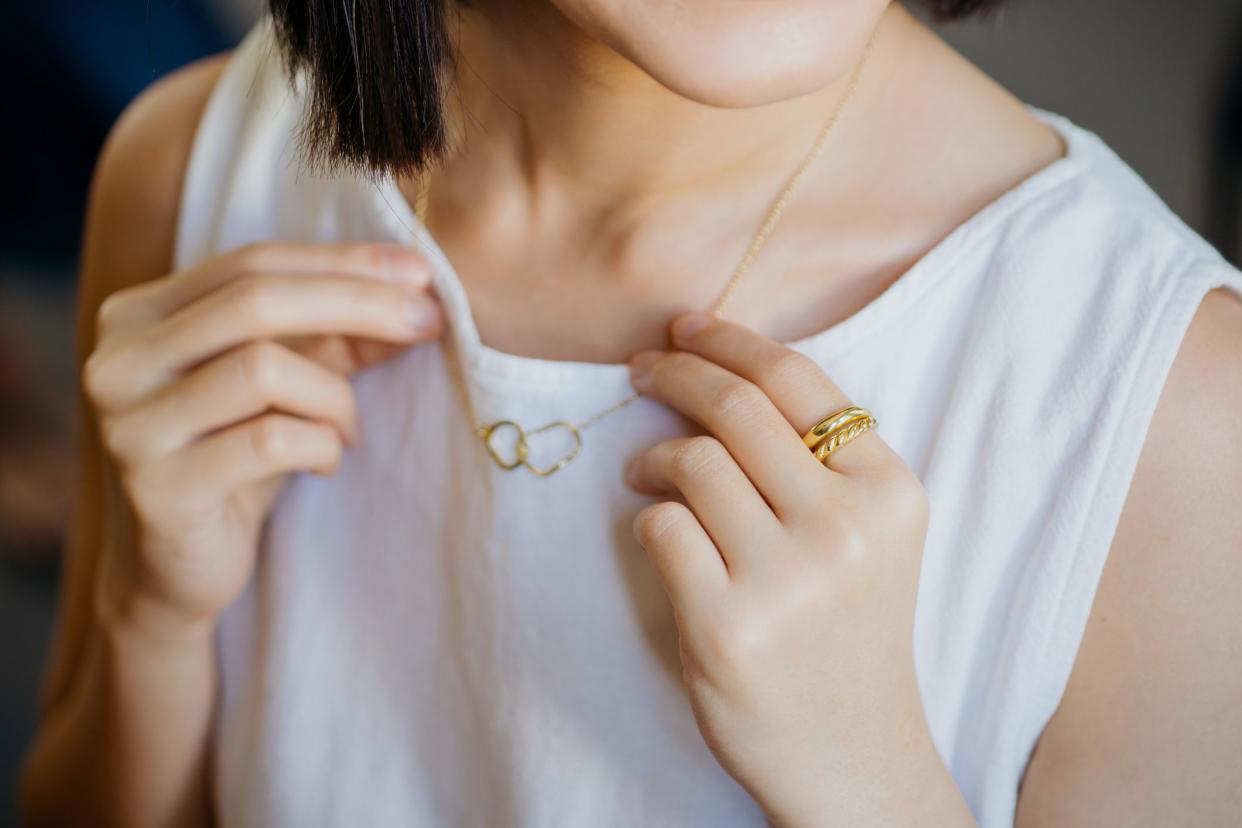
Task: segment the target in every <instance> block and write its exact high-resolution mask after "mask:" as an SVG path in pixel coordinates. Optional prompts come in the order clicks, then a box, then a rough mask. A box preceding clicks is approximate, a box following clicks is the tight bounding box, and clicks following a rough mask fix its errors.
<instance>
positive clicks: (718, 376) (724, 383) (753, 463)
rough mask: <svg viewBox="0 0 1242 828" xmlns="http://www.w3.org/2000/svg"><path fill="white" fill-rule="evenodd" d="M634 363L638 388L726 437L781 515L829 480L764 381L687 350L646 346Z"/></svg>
mask: <svg viewBox="0 0 1242 828" xmlns="http://www.w3.org/2000/svg"><path fill="white" fill-rule="evenodd" d="M630 367H631V374H632V382H633V384H634V387H635V388H636V389H637V390H638V391H639V393H641V394H644V395H647V396H652V397H655V398H656V399H659V400H661V401H663V402H665V403H667V404H668V405H670V406H672V407H673V408H675V409H676V410H678V411H680V412H681V413H682V414H685V415H686V416H687V417H689V418H690V419H692V420H694V421H695V422H697V423H699V424H700V425H701V426H703V427H704V428H705V429H707V431H708V432H709V433H711V434H712V435H714V436H715V437H716V438H717V439H718V440H720V442H722V443H724V445H725V448H727V449H728V450H729V454H731V455H732V456H733V458H734V459H735V460H736V461H737V464H738V465H739V466H741V468H742V471H743V472H745V473H746V476H747V477H748V478H750V480H751V482H752V483H754V485H755V488H757V489H758V490H759V493H760V494H762V495H763V498H764V499H765V500H766V501H767V502H768V503H769V504H771V506H772V510H773V511H774V512H775V513H776V515H777V516H778V517H783V516H784V515H787V514H789V512H790V511H791V510H792V509H793V508H794V507H795V506H797V505H799V504H800V503H803V502H804V501H805V500H806V497H807V492H808V491H814V490H815V489H816V488H817V487H819V486H822V485H823V484H824V481H825V476H826V475H825V471H824V468H823V466H822V465H821V464H820V463H819V462H818V461H817V460H816V459H815V456H814V455H813V454H811V452H809V451H808V450H807V448H806V446H805V445H803V443H802V439H801V437H800V435H798V434H796V433H794V430H793V427H792V426H791V425H790V424H789V421H788V420H786V419H785V416H784V415H783V414H781V412H780V411H779V410H777V408H776V406H775V405H773V404H772V401H771V400H769V399H768V398H767V395H766V394H764V393H763V391H762V390H761V389H760V388H759V386H757V385H755V384H754V383H752V382H750V381H749V380H746V379H743V378H742V377H739V376H738V375H737V374H734V373H733V372H732V371H728V370H726V369H724V368H722V367H720V366H719V365H717V364H715V363H714V362H709V361H708V360H706V359H704V358H703V357H701V356H699V355H698V354H692V353H689V352H687V351H645V352H643V353H641V354H638V355H636V356H635V357H634V358H633V359H632V360H631V361H630Z"/></svg>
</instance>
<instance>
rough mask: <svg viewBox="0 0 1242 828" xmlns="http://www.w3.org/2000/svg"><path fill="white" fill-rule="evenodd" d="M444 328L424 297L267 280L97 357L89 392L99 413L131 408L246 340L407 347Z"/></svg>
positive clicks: (392, 289)
mask: <svg viewBox="0 0 1242 828" xmlns="http://www.w3.org/2000/svg"><path fill="white" fill-rule="evenodd" d="M441 325H442V318H441V312H440V309H439V303H438V302H437V301H436V300H435V299H434V298H433V297H431V296H430V295H429V294H426V293H422V294H419V295H411V294H409V292H408V291H406V290H402V289H401V288H398V287H396V286H394V285H390V284H386V283H379V282H370V281H369V280H365V279H357V278H353V277H349V276H335V275H328V276H306V275H301V274H299V275H292V276H290V275H287V274H264V275H261V276H256V277H254V278H250V279H242V280H238V281H235V282H232V283H230V284H228V285H226V286H224V287H223V288H221V289H220V290H218V291H216V292H214V293H212V294H210V295H208V296H205V297H203V298H202V299H201V300H199V301H198V302H195V303H193V304H191V305H188V306H186V307H184V308H182V309H181V310H179V311H177V312H175V313H173V314H172V315H171V316H168V317H165V318H164V319H161V320H160V321H159V322H157V323H156V324H155V325H153V326H151V327H149V328H144V329H141V330H138V331H134V332H132V333H129V334H122V335H120V336H118V337H115V338H113V339H112V340H110V341H109V343H108V344H107V345H106V346H101V348H99V349H96V351H95V353H93V354H92V356H91V360H94V361H97V362H98V363H99V364H98V365H97V366H94V367H92V369H91V370H90V373H91V374H92V378H93V383H92V387H93V388H94V391H95V394H96V402H97V403H98V404H100V405H101V406H111V407H126V406H127V404H132V402H133V401H135V400H136V399H138V398H141V397H145V396H147V395H148V394H150V393H151V392H152V391H154V390H155V388H156V387H157V386H159V385H162V384H164V383H165V382H167V381H168V380H169V379H171V377H172V376H173V375H175V374H177V373H179V372H181V371H184V370H187V369H188V368H190V367H192V366H193V365H195V364H197V363H200V362H202V361H203V360H205V359H209V358H211V357H213V356H215V355H216V354H218V353H220V352H221V351H224V350H226V349H228V348H232V347H235V346H237V345H239V344H241V343H242V342H245V341H247V340H251V339H275V338H277V337H281V336H297V335H303V334H310V333H339V334H344V335H348V336H357V337H365V338H373V339H379V340H382V341H387V342H401V343H405V344H410V343H412V342H417V341H421V340H426V339H431V338H434V337H435V336H436V335H438V334H439V331H440V328H441Z"/></svg>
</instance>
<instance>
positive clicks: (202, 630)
mask: <svg viewBox="0 0 1242 828" xmlns="http://www.w3.org/2000/svg"><path fill="white" fill-rule="evenodd" d="M94 612H95V620H96V623H97V626H98V629H99V630H100V632H101V634H102V635H103V638H104V639H105V641H106V642H107V643H108V644H109V645H110V646H111V647H112V648H120V649H122V650H125V651H131V650H146V651H150V652H152V653H172V652H184V651H191V650H196V649H198V648H200V647H202V646H203V645H206V644H209V643H210V642H211V641H212V639H213V636H214V634H215V629H216V618H215V617H213V616H212V617H209V616H194V615H191V614H188V613H185V612H184V611H182V610H180V609H179V608H177V607H175V606H172V605H170V604H169V603H168V602H167V601H164V600H162V599H160V598H157V597H155V596H152V595H149V594H147V593H145V592H144V591H143V590H141V589H137V588H133V587H122V586H120V585H115V584H114V586H113V587H112V588H110V589H109V588H106V587H104V586H103V585H101V587H100V588H99V589H98V590H96V594H95V601H94Z"/></svg>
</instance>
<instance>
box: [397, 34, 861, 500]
mask: <svg viewBox="0 0 1242 828" xmlns="http://www.w3.org/2000/svg"><path fill="white" fill-rule="evenodd" d="M875 37H876V32H874V31H873V32H872V34H871V37H870V39H869V40H868V41H867V45H866V47H865V48H864V50H863V53H862V56H861V57H860V58H859V60H858V62H857V63H856V64H855V66H854V69H853V71H852V72H851V73H850V78H849V83H848V84H847V85H846V88H845V91H844V92H843V93H842V95H841V98H840V99H839V100H838V101H837V104H836V106H835V107H834V108H833V110H832V113H831V114H830V115H829V116H828V120H827V122H825V124H824V126H823V128H821V129H820V131H819V135H818V137H816V139H815V143H814V144H812V145H811V148H810V150H809V151H808V152H807V154H806V156H805V157H804V158H803V159H802V162H801V163H800V164H799V165H798V167H797V169H796V170H794V172H793V175H792V176H791V177H790V179H789V182H788V183H787V184H786V185H785V189H784V190H782V191H781V194H780V196H778V197H777V199H776V201H775V203H773V205H772V207H771V208H770V209H769V210H768V214H767V216H766V217H765V218H764V220H763V224H761V225H760V227H759V231H758V232H757V233H755V236H754V238H753V239H752V240H751V242H750V246H749V247H748V248H747V249H746V252H745V254H743V256H742V258H741V260H740V261H739V262H738V264H737V267H736V268H734V271H733V274H732V275H731V276H730V277H729V281H728V282H726V283H725V286H724V289H723V290H722V291H721V293H720V296H719V298H718V299H717V300H716V302H715V304H714V305H713V306H712V308H711V310H710V311H709V313H710V315H712V316H716V317H719V316H720V314H721V313H722V312H723V310H724V308H725V306H726V305H727V304H728V303H729V301H730V300H731V299H732V298H733V295H734V293H736V292H737V287H738V284H739V283H740V282H741V280H742V277H743V276H744V275H745V274H746V272H747V271H748V270H749V269H750V266H751V263H752V262H754V260H755V258H756V257H757V256H758V255H759V251H760V249H761V248H762V247H763V245H764V242H766V241H767V239H768V236H770V235H771V233H772V229H773V228H774V227H775V226H776V223H777V222H778V221H779V220H780V217H781V214H782V213H783V212H784V211H785V207H786V205H788V203H789V201H790V200H791V199H792V197H793V194H794V191H795V190H796V189H797V188H798V184H799V183H800V182H801V181H802V179H803V178H804V177H805V176H806V172H807V170H808V169H809V168H810V166H811V163H812V162H813V161H814V160H815V158H816V156H818V155H819V152H820V150H821V149H822V148H823V146H824V144H825V142H826V141H827V138H828V135H829V134H830V133H831V132H832V128H833V127H834V126H835V125H836V123H837V121H838V120H839V118H840V117H841V113H842V112H843V111H844V110H845V107H846V105H847V104H848V103H849V102H850V99H851V98H853V97H854V92H855V90H856V89H857V88H858V82H859V79H860V78H861V77H862V69H863V66H864V65H865V64H866V62H867V56H868V55H869V54H870V52H871V48H872V46H873V45H874V43H875ZM426 210H427V194H426V188H425V187H420V188H419V189H418V192H417V196H416V200H415V204H414V213H415V215H416V216H417V218H418V220H419V221H420V222H423V223H424V224H425V219H424V217H425V215H426ZM407 229H409V228H407ZM411 232H412V231H411ZM450 339H451V337H446V346H445V347H446V348H449V347H451V348H452V349H453V350H454V353H453V354H452V355H450V357H449V363H450V367H449V371H450V373H451V374H452V379H453V383H454V384H455V385H456V386H457V389H458V391H459V392H460V393H461V395H462V399H463V401H464V402H465V404H466V409H467V411H468V412H469V415H470V421H471V424H472V426H473V427H474V430H475V432H476V433H477V434H478V435H479V437H480V438H481V439H482V441H483V445H484V447H485V448H486V449H487V452H488V454H490V455H491V457H492V459H493V460H495V461H496V463H497V464H498V465H500V466H501V468H504V469H515V468H518V467H519V466H525V467H526V468H527V469H529V470H530V471H531V472H534V473H535V474H537V475H538V476H540V477H547V476H548V475H551V474H552V473H554V472H556V471H558V470H560V469H562V468H564V467H565V466H566V465H568V464H569V463H570V461H572V460H573V459H574V458H575V457H576V456H577V455H578V452H579V450H580V449H581V448H582V435H581V432H582V431H583V430H585V429H587V428H590V427H591V426H593V425H595V424H596V423H598V422H599V421H600V420H603V419H605V418H606V417H609V416H610V415H612V414H614V413H616V412H617V411H620V410H621V409H622V408H625V407H626V406H628V405H630V404H631V403H633V402H634V401H636V400H637V399H638V398H639V396H641V395H639V394H638V393H637V392H634V393H631V394H630V395H629V396H628V397H625V398H624V399H622V400H620V401H618V402H616V403H613V404H612V405H610V406H608V407H607V408H605V409H603V410H602V411H599V412H596V413H595V414H592V415H591V416H589V417H587V418H586V419H584V420H583V421H582V422H580V423H573V422H570V421H569V420H556V421H553V422H550V423H547V424H545V425H543V426H540V427H539V428H537V429H532V430H529V431H527V430H526V429H523V427H522V426H521V425H520V424H518V423H517V422H515V421H513V420H497V421H495V422H492V423H484V422H482V421H481V420H480V419H479V417H478V414H477V413H476V412H475V410H474V404H473V402H472V400H471V398H470V390H469V388H468V386H467V383H466V380H465V377H464V376H463V374H462V367H461V359H460V357H459V355H458V354H457V353H455V351H456V347H455V345H453V346H450V345H448V344H447V340H450ZM506 428H508V429H511V430H513V431H514V432H515V433H516V435H517V439H516V443H515V449H514V455H513V456H512V457H504V456H502V455H501V454H500V452H499V450H498V449H497V448H496V447H495V445H494V444H493V442H492V437H493V435H494V434H495V433H496V432H498V431H500V430H502V429H506ZM557 429H561V430H564V431H566V432H567V433H568V434H569V436H570V438H571V439H572V442H573V447H572V449H571V450H570V451H569V452H568V453H567V454H565V455H563V456H562V457H561V458H560V459H559V460H557V461H556V462H555V463H553V464H552V465H549V466H547V467H542V468H541V467H537V466H535V465H533V464H531V463H530V462H529V458H528V451H529V446H528V443H527V437H529V436H531V435H534V434H537V433H539V432H541V431H552V430H557Z"/></svg>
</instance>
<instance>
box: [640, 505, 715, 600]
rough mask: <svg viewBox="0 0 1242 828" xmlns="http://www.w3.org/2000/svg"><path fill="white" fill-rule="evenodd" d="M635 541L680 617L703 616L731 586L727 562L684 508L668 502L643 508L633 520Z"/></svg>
mask: <svg viewBox="0 0 1242 828" xmlns="http://www.w3.org/2000/svg"><path fill="white" fill-rule="evenodd" d="M634 537H635V538H636V539H637V540H638V542H639V544H641V545H642V547H643V549H644V550H646V552H647V557H648V558H650V559H651V563H652V565H653V566H654V567H655V569H656V572H657V573H658V574H659V576H660V580H661V581H663V583H664V589H665V591H666V592H668V596H669V600H670V601H671V602H672V604H673V607H674V608H675V609H676V610H677V613H678V615H681V616H691V615H696V614H698V613H701V612H703V611H704V610H705V609H706V607H707V606H708V605H710V604H711V603H712V602H713V601H714V600H715V598H716V596H718V595H719V594H720V592H721V590H723V589H724V588H725V587H727V586H728V583H729V574H728V571H727V570H726V569H725V563H724V559H723V558H721V557H720V552H719V551H717V549H716V547H715V545H714V544H712V540H711V538H709V537H708V536H707V532H705V531H704V530H703V527H702V526H701V525H699V522H698V520H696V519H695V517H694V515H693V514H692V513H691V512H690V510H689V509H688V508H686V507H685V506H684V505H682V504H680V503H677V502H675V501H671V500H667V501H663V502H661V503H653V504H652V505H650V506H647V507H645V508H643V509H642V510H641V511H640V512H639V513H638V514H637V515H635V516H634Z"/></svg>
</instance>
